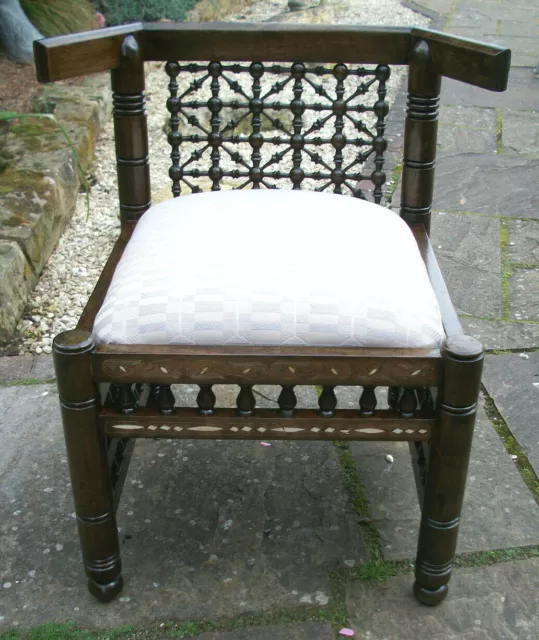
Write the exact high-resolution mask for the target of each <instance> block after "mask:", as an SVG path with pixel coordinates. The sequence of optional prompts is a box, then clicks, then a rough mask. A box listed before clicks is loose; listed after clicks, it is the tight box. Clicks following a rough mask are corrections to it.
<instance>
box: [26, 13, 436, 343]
mask: <svg viewBox="0 0 539 640" xmlns="http://www.w3.org/2000/svg"><path fill="white" fill-rule="evenodd" d="M287 5H288V2H287V0H278V1H273V2H267V0H257V1H255V2H253V4H252V6H251V7H249V8H248V9H247V10H245V11H243V12H241V13H239V14H236V15H233V16H231V17H230V20H238V21H239V20H247V21H253V22H255V21H261V20H266V19H268V18H270V17H273V16H275V15H276V14H279V13H281V12H283V11H284V10H285V9H286V7H287ZM309 13H310V12H297V13H295V14H291V15H290V16H289V18H288V20H287V21H294V22H304V21H305V20H306V18H305V16H306V15H307V14H309ZM309 19H310V20H311V21H313V22H320V21H321V20H322V19H323V20H324V22H326V23H333V24H347V23H348V24H354V23H355V24H365V25H367V24H370V25H375V24H376V25H396V26H398V25H416V26H426V25H427V24H428V20H427V19H426V18H425V17H423V16H421V15H419V14H417V13H414V12H413V11H411V10H409V9H407V8H405V7H402V6H401V5H400V3H399V2H397V1H396V0H348V1H347V2H343V1H341V2H337V1H331V0H326V1H325V2H324V3H323V7H322V9H318V10H316V11H315V12H313V15H312V16H310V17H309ZM401 73H402V71H401V70H399V69H395V68H393V69H392V77H391V79H390V82H389V86H388V99H389V101H392V99H393V97H394V95H395V93H396V91H397V90H398V86H399V83H400V79H401V77H402V76H401ZM268 80H269V79H268ZM146 93H147V99H148V129H149V138H150V167H151V171H152V174H151V181H152V196H153V197H154V202H155V201H159V200H161V199H163V193H164V192H165V191H166V192H167V193H168V190H169V189H170V181H169V179H168V168H169V165H170V158H169V153H170V148H169V147H168V144H167V142H166V138H165V135H164V133H163V126H164V123H165V114H166V109H165V107H164V105H165V102H166V98H167V97H168V91H167V77H166V75H165V73H164V72H163V70H162V65H161V64H156V63H152V64H150V65H148V70H147V92H146ZM305 97H306V98H308V95H307V94H306V96H305ZM365 120H367V121H368V118H365ZM368 124H371V125H372V122H371V123H368ZM188 150H189V149H188ZM92 178H93V179H92V182H95V184H94V186H92V188H91V194H90V215H89V216H88V215H87V210H86V200H85V197H84V195H83V194H81V196H80V197H79V200H78V202H77V207H76V211H75V214H74V216H73V219H72V221H71V223H70V225H69V226H68V228H67V230H66V232H65V233H64V235H63V236H62V238H61V240H60V242H59V243H58V246H57V248H56V250H55V251H54V253H53V255H52V256H51V258H50V260H49V262H48V264H47V267H46V269H45V270H44V272H43V275H42V277H41V279H40V281H39V283H38V285H37V286H36V288H35V290H34V292H33V294H32V296H31V298H30V300H29V302H28V305H27V308H26V310H25V314H24V316H23V319H22V320H21V322H20V323H19V327H18V335H17V337H16V338H15V341H16V342H17V343H18V344H19V345H20V346H19V352H20V353H21V354H24V353H37V354H40V353H50V352H51V345H52V338H53V337H54V336H55V335H56V334H57V333H59V332H61V331H64V330H66V329H71V328H73V327H74V326H75V324H76V321H77V318H78V317H79V315H80V313H81V312H82V310H83V308H84V305H85V303H86V300H87V299H88V296H89V294H90V293H91V291H92V289H93V287H94V285H95V282H96V281H97V278H98V276H99V273H100V272H101V269H102V267H103V265H104V263H105V261H106V259H107V257H108V255H109V253H110V250H111V248H112V246H113V244H114V241H115V239H116V237H117V235H118V231H119V221H118V218H117V210H118V204H117V203H118V192H117V185H116V164H115V157H114V137H113V128H112V122H109V123H108V124H107V125H106V126H105V127H104V129H103V131H102V133H101V135H100V138H99V141H98V144H97V148H96V159H95V162H94V165H93V167H92Z"/></svg>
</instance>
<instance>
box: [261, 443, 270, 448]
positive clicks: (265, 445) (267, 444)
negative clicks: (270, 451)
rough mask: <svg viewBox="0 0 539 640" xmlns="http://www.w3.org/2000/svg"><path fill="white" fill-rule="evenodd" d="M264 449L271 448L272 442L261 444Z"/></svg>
mask: <svg viewBox="0 0 539 640" xmlns="http://www.w3.org/2000/svg"><path fill="white" fill-rule="evenodd" d="M260 444H261V445H262V446H263V447H271V442H261V443H260Z"/></svg>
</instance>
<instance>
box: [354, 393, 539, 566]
mask: <svg viewBox="0 0 539 640" xmlns="http://www.w3.org/2000/svg"><path fill="white" fill-rule="evenodd" d="M537 393H538V395H539V391H538V392H537ZM351 448H352V451H353V454H354V458H355V460H356V464H357V468H358V471H359V474H360V477H361V480H362V482H363V484H364V486H365V493H366V496H367V499H368V500H369V502H370V504H371V510H372V516H373V522H374V525H375V526H376V527H377V528H378V530H379V531H380V533H381V536H382V545H383V552H384V557H385V558H386V559H387V560H401V559H405V558H413V557H414V556H415V553H416V544H417V534H418V530H419V507H418V502H417V493H416V487H415V481H414V476H413V471H412V465H411V461H410V454H409V452H408V445H407V443H397V442H393V443H389V442H388V443H367V442H356V443H352V444H351ZM388 453H390V454H391V455H392V456H393V458H394V462H393V465H392V466H391V467H389V465H388V463H387V462H386V460H385V455H386V454H388ZM530 544H539V506H537V504H536V503H535V501H534V499H533V496H532V495H531V494H530V492H529V491H528V489H527V487H526V485H525V484H524V482H523V481H522V479H521V477H520V475H519V473H518V471H517V469H516V468H515V465H514V462H513V461H512V460H511V458H510V457H509V454H508V453H507V451H506V450H505V448H504V446H503V444H502V443H501V441H500V439H499V437H498V435H497V434H496V432H495V431H494V429H493V428H492V426H491V425H490V423H489V421H488V418H487V417H486V415H485V413H484V411H483V410H482V409H480V411H479V414H478V421H477V424H476V432H475V438H474V442H473V446H472V456H471V462H470V469H469V474H468V486H467V489H466V495H465V500H464V507H463V513H462V525H461V529H460V534H459V542H458V551H459V552H463V551H478V550H485V549H500V548H503V547H516V546H523V545H530Z"/></svg>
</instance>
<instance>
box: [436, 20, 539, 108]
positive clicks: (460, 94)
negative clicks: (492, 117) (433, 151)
mask: <svg viewBox="0 0 539 640" xmlns="http://www.w3.org/2000/svg"><path fill="white" fill-rule="evenodd" d="M449 31H450V29H449ZM538 85H539V83H538V82H537V78H536V77H535V75H534V73H533V69H527V68H521V67H512V68H511V70H510V71H509V83H508V86H507V91H504V92H503V93H498V92H496V91H486V90H485V89H480V88H478V87H472V86H470V85H468V84H465V83H464V82H459V81H458V80H451V79H450V78H444V79H443V81H442V95H441V100H440V102H441V104H445V105H461V106H462V107H497V108H500V109H529V110H531V111H533V110H534V109H537V103H538V97H539V86H538Z"/></svg>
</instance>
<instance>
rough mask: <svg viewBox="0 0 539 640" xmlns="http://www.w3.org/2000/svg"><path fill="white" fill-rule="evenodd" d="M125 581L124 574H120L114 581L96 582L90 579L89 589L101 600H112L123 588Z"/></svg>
mask: <svg viewBox="0 0 539 640" xmlns="http://www.w3.org/2000/svg"><path fill="white" fill-rule="evenodd" d="M123 586H124V581H123V578H122V576H118V577H117V578H116V580H113V581H112V582H96V581H95V580H92V579H90V580H88V591H89V592H90V593H91V594H92V595H93V596H94V597H95V598H97V599H98V600H99V601H101V602H110V601H111V600H114V598H115V597H116V596H117V595H118V594H119V593H120V591H121V590H122V589H123Z"/></svg>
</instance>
